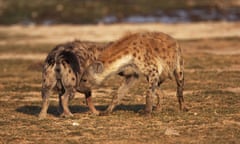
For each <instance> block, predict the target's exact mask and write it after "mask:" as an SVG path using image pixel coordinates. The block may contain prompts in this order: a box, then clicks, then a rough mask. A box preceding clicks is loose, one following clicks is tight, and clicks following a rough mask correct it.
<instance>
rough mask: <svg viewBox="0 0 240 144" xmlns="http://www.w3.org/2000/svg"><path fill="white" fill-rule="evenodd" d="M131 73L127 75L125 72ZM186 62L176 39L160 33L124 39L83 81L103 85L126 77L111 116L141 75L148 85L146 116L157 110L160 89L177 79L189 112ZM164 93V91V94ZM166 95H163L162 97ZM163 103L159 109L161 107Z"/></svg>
mask: <svg viewBox="0 0 240 144" xmlns="http://www.w3.org/2000/svg"><path fill="white" fill-rule="evenodd" d="M126 68H127V69H131V70H130V72H129V73H128V74H126V75H125V74H124V71H125V69H126ZM183 71H184V61H183V58H182V51H181V48H180V46H179V44H178V43H177V41H176V40H175V39H173V38H172V37H170V36H169V35H167V34H164V33H160V32H141V33H134V34H129V35H127V36H124V37H123V38H121V39H120V40H118V41H116V42H114V43H112V44H110V45H109V46H108V47H107V48H106V49H104V50H103V51H102V52H101V54H100V56H99V58H98V60H97V61H95V62H94V63H92V64H91V65H90V66H89V68H88V69H87V70H86V72H85V73H84V75H83V77H82V79H84V80H85V81H86V83H87V84H88V85H94V84H100V83H101V82H103V81H104V80H105V79H106V78H108V77H109V76H110V75H113V74H118V73H122V75H123V76H125V82H124V83H123V84H122V85H121V87H120V88H119V90H118V95H115V96H114V97H113V99H112V102H111V104H110V105H109V106H108V108H107V110H106V111H105V113H110V112H112V110H113V109H114V107H115V106H116V104H118V102H119V100H120V99H121V98H122V97H123V96H124V95H125V94H126V92H127V91H128V89H129V88H130V87H131V86H133V85H134V83H135V81H136V80H137V79H138V77H139V75H143V76H144V77H145V78H146V79H147V82H148V89H147V92H146V94H147V95H146V107H145V113H146V114H150V113H151V112H152V108H153V104H152V103H153V102H152V101H153V96H154V95H158V98H159V93H156V88H160V85H161V84H162V83H163V82H164V81H165V80H166V79H172V78H175V80H176V84H177V98H178V102H179V107H180V109H181V110H182V109H185V106H184V100H183V86H184V74H183ZM160 92H161V90H160ZM160 94H162V92H161V93H160ZM159 105H160V104H159V101H158V104H157V107H159Z"/></svg>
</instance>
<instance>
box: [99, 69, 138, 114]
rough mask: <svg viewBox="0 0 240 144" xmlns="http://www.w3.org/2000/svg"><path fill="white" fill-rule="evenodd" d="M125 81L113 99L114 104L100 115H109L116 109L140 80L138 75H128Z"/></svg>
mask: <svg viewBox="0 0 240 144" xmlns="http://www.w3.org/2000/svg"><path fill="white" fill-rule="evenodd" d="M124 77H125V81H124V82H123V83H122V85H121V86H120V87H119V89H118V91H117V95H114V96H113V98H112V102H111V103H110V105H109V106H108V108H107V109H106V110H105V111H104V112H102V113H100V115H107V114H109V113H111V112H112V111H113V109H114V108H115V107H116V105H117V104H118V103H119V101H120V100H121V99H122V97H123V96H125V95H126V93H127V92H128V91H129V89H130V88H131V87H132V86H133V85H134V84H135V83H136V81H137V80H138V75H137V74H136V73H134V74H132V75H126V76H124Z"/></svg>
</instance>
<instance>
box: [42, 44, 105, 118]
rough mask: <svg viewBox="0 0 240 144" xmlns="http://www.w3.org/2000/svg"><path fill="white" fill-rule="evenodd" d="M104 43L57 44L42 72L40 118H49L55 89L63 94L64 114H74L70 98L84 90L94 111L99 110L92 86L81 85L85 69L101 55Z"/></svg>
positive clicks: (60, 94)
mask: <svg viewBox="0 0 240 144" xmlns="http://www.w3.org/2000/svg"><path fill="white" fill-rule="evenodd" d="M103 47H104V46H103V44H98V45H95V44H93V43H87V42H80V41H73V42H69V43H65V44H60V45H58V46H56V47H55V48H54V49H53V50H52V51H51V52H50V53H49V54H48V56H47V58H46V60H45V62H44V67H43V72H42V109H41V112H40V114H39V118H40V119H43V118H45V117H46V114H47V109H48V106H49V96H50V94H51V92H52V91H53V89H55V90H56V91H57V92H58V95H59V110H60V112H61V113H62V114H61V115H62V116H65V117H68V116H72V113H71V112H70V110H69V108H68V101H69V99H72V98H73V97H74V93H75V92H76V91H77V92H80V93H84V94H85V97H86V101H87V104H88V106H89V108H90V110H91V111H92V112H93V113H98V111H97V110H96V109H95V107H94V105H93V103H92V101H91V89H90V88H89V87H85V86H84V85H81V87H80V86H79V83H80V77H81V76H82V73H83V71H84V70H85V68H86V67H87V66H88V65H89V64H90V63H91V62H92V61H93V60H95V59H96V58H97V56H98V54H99V53H100V51H102V49H103Z"/></svg>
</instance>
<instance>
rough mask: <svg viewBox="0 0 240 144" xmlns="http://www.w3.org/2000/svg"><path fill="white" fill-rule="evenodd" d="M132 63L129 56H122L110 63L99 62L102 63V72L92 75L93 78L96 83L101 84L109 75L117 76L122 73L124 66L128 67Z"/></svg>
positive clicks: (131, 58)
mask: <svg viewBox="0 0 240 144" xmlns="http://www.w3.org/2000/svg"><path fill="white" fill-rule="evenodd" d="M132 61H133V57H132V56H131V55H129V54H128V55H122V56H121V58H118V59H115V60H111V61H101V62H102V63H103V71H102V72H100V73H94V74H93V78H94V79H95V81H96V83H101V82H103V81H104V80H105V79H106V78H108V77H109V76H111V75H114V74H117V73H119V72H120V71H122V70H123V69H124V68H125V67H126V66H128V65H130V64H131V63H132Z"/></svg>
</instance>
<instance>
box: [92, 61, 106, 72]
mask: <svg viewBox="0 0 240 144" xmlns="http://www.w3.org/2000/svg"><path fill="white" fill-rule="evenodd" d="M92 68H93V71H94V72H95V73H102V72H103V69H104V66H103V63H102V62H100V61H96V62H94V63H93V64H92Z"/></svg>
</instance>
